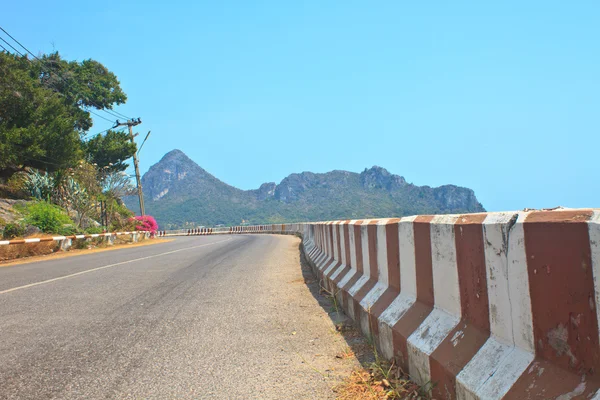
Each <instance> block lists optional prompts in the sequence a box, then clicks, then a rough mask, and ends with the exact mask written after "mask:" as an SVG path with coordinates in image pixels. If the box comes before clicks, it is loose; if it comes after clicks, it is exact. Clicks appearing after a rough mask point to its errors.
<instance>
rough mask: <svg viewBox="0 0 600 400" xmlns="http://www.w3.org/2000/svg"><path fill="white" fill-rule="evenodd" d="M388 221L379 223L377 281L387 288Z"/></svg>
mask: <svg viewBox="0 0 600 400" xmlns="http://www.w3.org/2000/svg"><path fill="white" fill-rule="evenodd" d="M387 221H388V220H386V221H379V222H378V223H377V273H378V278H377V280H378V282H380V283H382V284H383V285H385V286H389V277H388V255H387V246H386V242H387V240H386V232H385V230H386V229H385V228H386V223H387Z"/></svg>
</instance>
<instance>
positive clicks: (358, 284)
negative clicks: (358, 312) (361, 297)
mask: <svg viewBox="0 0 600 400" xmlns="http://www.w3.org/2000/svg"><path fill="white" fill-rule="evenodd" d="M368 280H369V277H368V276H367V275H363V276H361V277H360V278H359V279H358V280H357V281H356V283H355V284H354V285H352V287H351V288H350V290H348V293H350V296H352V297H354V296H356V293H357V292H358V291H359V290H360V289H361V288H362V287H363V286H364V284H365V283H367V281H368Z"/></svg>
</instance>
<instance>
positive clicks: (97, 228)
mask: <svg viewBox="0 0 600 400" xmlns="http://www.w3.org/2000/svg"><path fill="white" fill-rule="evenodd" d="M85 233H87V234H88V235H93V234H95V233H102V227H101V226H90V227H88V228H87V229H86V230H85Z"/></svg>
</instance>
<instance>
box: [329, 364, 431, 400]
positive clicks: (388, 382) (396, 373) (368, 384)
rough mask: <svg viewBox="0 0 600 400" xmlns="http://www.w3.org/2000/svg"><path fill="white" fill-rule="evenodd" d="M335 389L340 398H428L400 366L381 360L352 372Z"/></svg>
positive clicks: (352, 399)
mask: <svg viewBox="0 0 600 400" xmlns="http://www.w3.org/2000/svg"><path fill="white" fill-rule="evenodd" d="M335 391H336V393H337V399H338V400H383V399H427V397H426V396H425V395H424V393H423V390H422V388H421V387H419V385H417V384H416V383H414V382H411V381H410V379H409V378H408V376H407V375H406V374H405V373H404V372H403V371H402V370H401V369H400V368H398V367H397V366H396V365H394V364H390V363H388V362H385V361H381V360H378V361H376V362H374V363H372V364H371V365H370V366H367V367H363V368H361V369H359V370H357V371H354V372H352V374H351V375H350V376H349V377H348V378H347V379H346V380H345V382H344V383H343V384H342V385H340V386H338V387H337V388H335Z"/></svg>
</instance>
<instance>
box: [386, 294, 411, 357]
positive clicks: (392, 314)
mask: <svg viewBox="0 0 600 400" xmlns="http://www.w3.org/2000/svg"><path fill="white" fill-rule="evenodd" d="M414 303H415V298H414V297H413V296H407V295H404V294H402V293H400V295H399V296H397V297H396V298H395V299H394V301H393V302H392V304H390V306H389V307H388V308H386V309H385V311H384V312H383V313H382V314H381V316H380V317H379V321H378V324H379V347H380V348H381V352H382V353H383V356H384V357H385V358H387V359H391V358H392V357H393V356H394V345H393V336H392V327H393V326H394V325H396V323H397V322H398V321H399V320H400V318H402V316H403V315H404V314H405V313H406V311H408V309H409V308H410V307H411V306H412V305H413V304H414Z"/></svg>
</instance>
